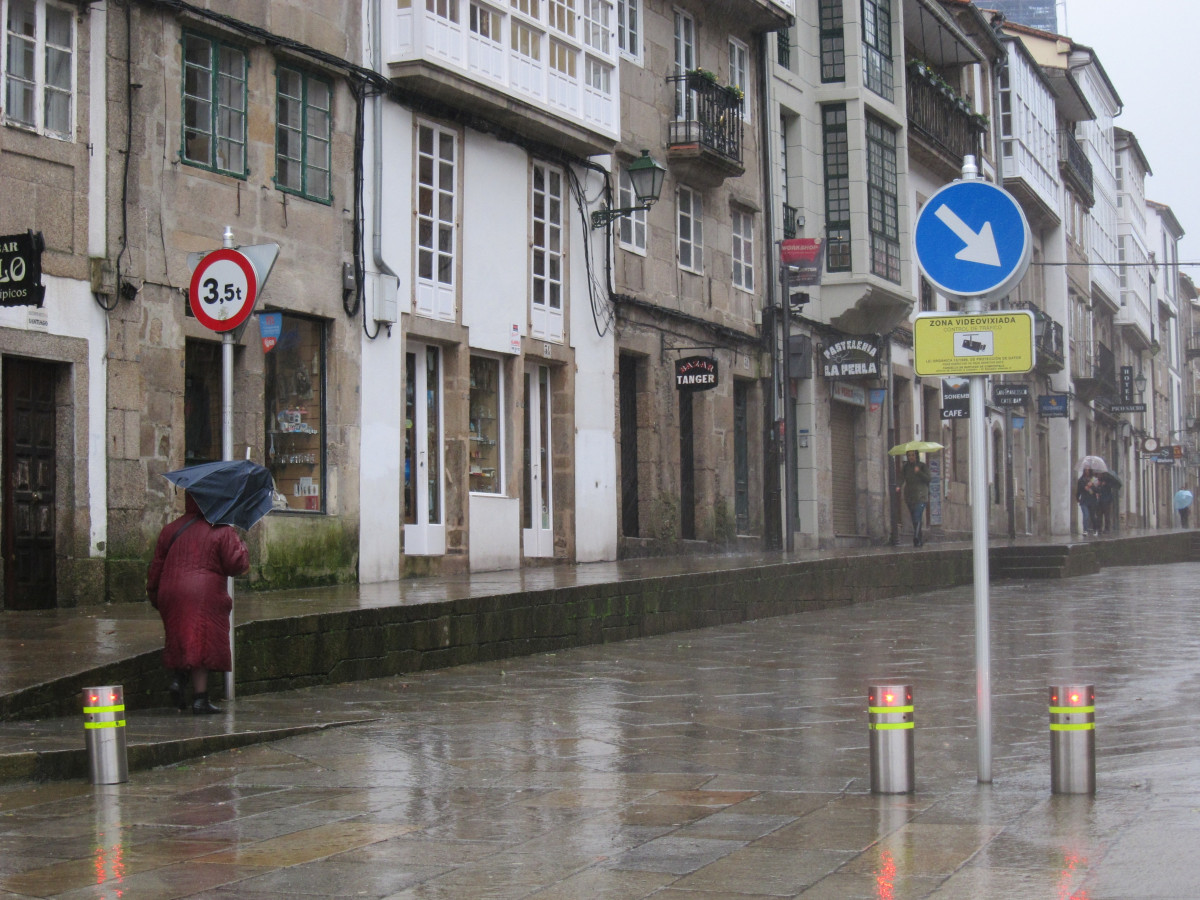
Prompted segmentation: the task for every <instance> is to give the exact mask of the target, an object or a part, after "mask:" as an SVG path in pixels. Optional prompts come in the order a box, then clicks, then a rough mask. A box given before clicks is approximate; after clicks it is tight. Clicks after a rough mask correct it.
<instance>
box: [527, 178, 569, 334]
mask: <svg viewBox="0 0 1200 900" xmlns="http://www.w3.org/2000/svg"><path fill="white" fill-rule="evenodd" d="M529 206H530V233H529V248H530V257H529V312H530V323H531V324H530V333H531V334H532V336H533V337H536V338H538V339H540V340H548V341H561V340H562V339H563V313H564V310H565V308H566V305H567V278H566V265H567V254H566V240H567V230H566V223H565V221H564V215H565V210H566V175H565V174H564V173H563V171H562V169H560V168H558V167H557V166H551V165H548V164H546V163H544V162H540V161H537V160H535V161H534V162H533V167H532V169H531V171H530V179H529Z"/></svg>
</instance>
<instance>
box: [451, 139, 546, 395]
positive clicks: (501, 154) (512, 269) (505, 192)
mask: <svg viewBox="0 0 1200 900" xmlns="http://www.w3.org/2000/svg"><path fill="white" fill-rule="evenodd" d="M465 145H466V146H465V147H464V148H463V154H462V162H463V173H464V178H463V184H464V185H465V187H464V188H463V193H462V205H461V207H460V215H461V217H462V223H463V225H462V239H463V240H462V248H463V249H462V258H463V267H462V272H463V275H462V279H463V291H462V305H463V312H462V317H463V324H464V325H466V326H467V328H469V329H470V336H469V341H470V346H471V348H472V349H475V350H490V351H492V352H494V353H503V354H505V355H508V356H511V355H512V326H513V325H517V326H518V329H519V332H520V334H521V335H525V334H526V333H527V331H528V329H527V327H526V323H527V322H528V321H529V312H528V309H527V304H528V302H529V299H528V298H529V291H528V284H529V215H530V214H529V156H528V154H527V153H526V152H525V151H524V150H522V149H521V148H520V147H516V146H514V145H512V144H505V143H501V142H500V141H497V140H494V139H492V138H489V137H486V136H484V135H479V134H474V133H471V132H468V133H467V138H466V141H465ZM506 387H507V389H508V390H512V389H513V387H514V386H513V385H507V386H506Z"/></svg>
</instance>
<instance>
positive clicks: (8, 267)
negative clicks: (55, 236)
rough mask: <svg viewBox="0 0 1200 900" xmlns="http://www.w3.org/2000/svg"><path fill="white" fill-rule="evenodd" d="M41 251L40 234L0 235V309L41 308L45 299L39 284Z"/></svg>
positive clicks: (44, 244) (44, 246) (40, 280)
mask: <svg viewBox="0 0 1200 900" xmlns="http://www.w3.org/2000/svg"><path fill="white" fill-rule="evenodd" d="M45 248H46V242H45V241H44V240H43V239H42V233H41V232H40V231H39V232H38V233H37V234H34V233H33V232H32V231H27V232H25V233H24V234H6V235H0V306H41V305H42V301H43V300H44V299H45V298H46V288H45V286H44V285H43V284H42V251H43V250H44V249H45Z"/></svg>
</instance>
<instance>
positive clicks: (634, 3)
mask: <svg viewBox="0 0 1200 900" xmlns="http://www.w3.org/2000/svg"><path fill="white" fill-rule="evenodd" d="M617 46H618V47H620V48H621V52H622V53H624V54H625V55H626V56H629V57H632V58H633V59H640V58H641V55H642V0H617Z"/></svg>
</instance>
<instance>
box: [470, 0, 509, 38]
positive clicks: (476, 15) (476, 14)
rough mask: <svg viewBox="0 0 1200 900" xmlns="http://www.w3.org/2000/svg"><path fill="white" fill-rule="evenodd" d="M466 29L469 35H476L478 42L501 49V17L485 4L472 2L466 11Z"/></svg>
mask: <svg viewBox="0 0 1200 900" xmlns="http://www.w3.org/2000/svg"><path fill="white" fill-rule="evenodd" d="M467 15H468V19H469V21H468V27H469V28H470V29H471V33H472V34H474V35H476V36H477V37H478V38H479V39H480V40H482V41H487V42H488V43H489V44H492V45H493V46H496V47H503V46H504V42H503V41H502V40H501V37H500V36H501V34H502V33H503V32H502V29H503V25H502V24H501V23H502V20H503V16H501V14H500V13H498V12H497V11H496V10H494V9H492V8H491V7H490V6H488V5H487V4H485V3H476V2H474V0H472V2H471V5H470V6H469V7H468V10H467Z"/></svg>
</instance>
